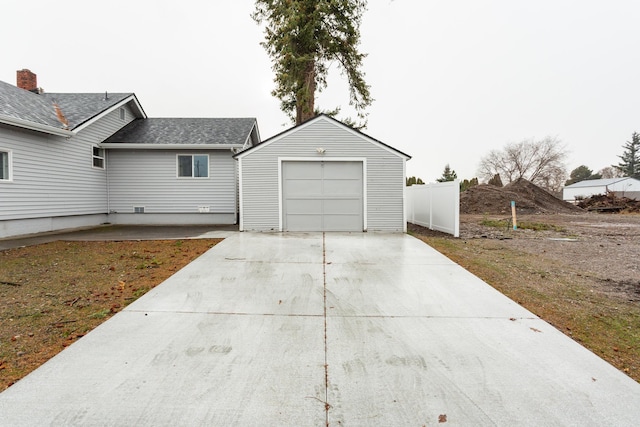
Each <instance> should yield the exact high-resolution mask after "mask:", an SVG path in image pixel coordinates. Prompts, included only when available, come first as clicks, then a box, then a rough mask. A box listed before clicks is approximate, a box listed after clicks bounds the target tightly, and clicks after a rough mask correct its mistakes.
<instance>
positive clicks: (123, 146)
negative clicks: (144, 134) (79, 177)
mask: <svg viewBox="0 0 640 427" xmlns="http://www.w3.org/2000/svg"><path fill="white" fill-rule="evenodd" d="M99 145H100V147H102V148H108V149H116V150H231V149H234V148H242V147H243V145H242V144H141V143H135V142H133V143H129V142H103V143H101V144H99Z"/></svg>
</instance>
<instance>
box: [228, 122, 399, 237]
mask: <svg viewBox="0 0 640 427" xmlns="http://www.w3.org/2000/svg"><path fill="white" fill-rule="evenodd" d="M235 158H236V159H237V160H238V169H239V176H240V196H239V197H240V230H241V231H245V230H246V231H356V232H362V231H393V232H406V219H405V218H406V213H405V176H406V161H407V160H409V159H410V156H408V155H407V154H405V153H402V152H401V151H398V150H396V149H395V148H393V147H391V146H389V145H386V144H384V143H382V142H380V141H378V140H376V139H374V138H372V137H370V136H368V135H366V134H364V133H362V132H359V131H357V130H355V129H353V128H351V127H349V126H347V125H345V124H343V123H341V122H339V121H337V120H335V119H333V118H331V117H328V116H326V115H320V116H317V117H315V118H313V119H310V120H308V121H307V122H305V123H302V124H300V125H298V126H296V127H293V128H291V129H289V130H287V131H285V132H282V133H281V134H279V135H276V136H274V137H272V138H270V139H268V140H266V141H263V142H262V143H261V144H260V145H257V146H254V147H252V148H249V149H247V150H245V151H242V152H240V153H238V154H236V155H235Z"/></svg>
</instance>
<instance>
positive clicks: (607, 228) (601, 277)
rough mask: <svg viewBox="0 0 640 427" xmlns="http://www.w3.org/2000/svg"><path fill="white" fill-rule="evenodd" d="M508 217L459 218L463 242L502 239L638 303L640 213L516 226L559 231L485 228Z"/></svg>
mask: <svg viewBox="0 0 640 427" xmlns="http://www.w3.org/2000/svg"><path fill="white" fill-rule="evenodd" d="M505 218H506V217H505V216H491V217H487V216H483V215H461V219H460V237H461V238H462V239H501V240H504V243H505V244H507V245H508V246H510V247H513V248H514V249H518V250H521V251H524V252H529V253H533V254H544V256H545V257H548V258H552V259H553V260H554V261H558V262H559V264H561V265H567V266H572V267H573V269H577V270H578V271H580V272H581V274H582V275H583V276H585V277H588V278H591V279H593V281H594V283H595V284H596V285H599V287H600V290H602V291H605V292H607V293H624V294H626V296H627V298H628V299H629V300H633V301H640V215H638V214H627V215H620V214H596V213H580V214H540V215H525V216H519V217H518V218H517V220H518V222H527V223H541V224H548V225H554V226H556V227H557V228H556V229H555V230H543V231H534V230H529V229H526V230H525V229H519V230H516V231H514V230H512V229H507V228H506V227H504V228H496V227H487V226H483V225H481V223H482V221H483V220H486V219H505Z"/></svg>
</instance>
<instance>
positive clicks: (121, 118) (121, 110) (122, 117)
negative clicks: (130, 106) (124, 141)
mask: <svg viewBox="0 0 640 427" xmlns="http://www.w3.org/2000/svg"><path fill="white" fill-rule="evenodd" d="M124 119H125V114H124V108H121V109H120V120H124Z"/></svg>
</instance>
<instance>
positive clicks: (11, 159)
mask: <svg viewBox="0 0 640 427" xmlns="http://www.w3.org/2000/svg"><path fill="white" fill-rule="evenodd" d="M0 152H2V153H7V157H8V159H7V163H8V165H9V178H8V179H0V183H7V182H13V152H12V151H11V150H6V149H4V148H0Z"/></svg>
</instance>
